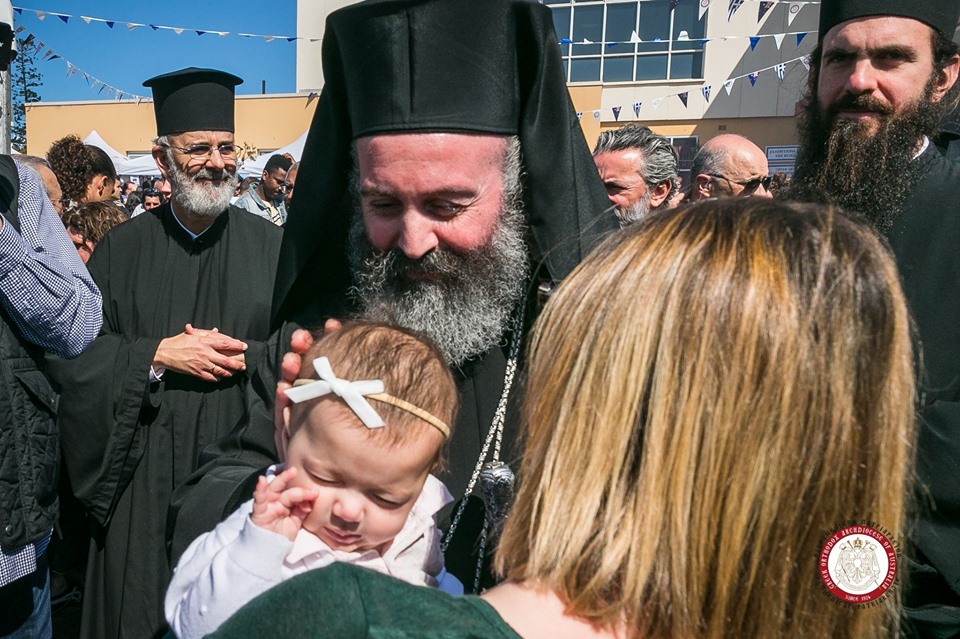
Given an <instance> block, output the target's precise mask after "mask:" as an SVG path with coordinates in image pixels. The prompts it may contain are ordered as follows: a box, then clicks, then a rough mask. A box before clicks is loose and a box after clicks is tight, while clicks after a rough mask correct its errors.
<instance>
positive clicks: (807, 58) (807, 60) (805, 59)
mask: <svg viewBox="0 0 960 639" xmlns="http://www.w3.org/2000/svg"><path fill="white" fill-rule="evenodd" d="M800 62H802V63H803V68H804V69H806V70H807V71H809V70H810V56H808V55H805V56H803V57H802V58H800Z"/></svg>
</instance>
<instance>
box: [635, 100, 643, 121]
mask: <svg viewBox="0 0 960 639" xmlns="http://www.w3.org/2000/svg"><path fill="white" fill-rule="evenodd" d="M641 106H643V102H634V103H633V115H634V116H636V117H638V118H639V117H640V107H641Z"/></svg>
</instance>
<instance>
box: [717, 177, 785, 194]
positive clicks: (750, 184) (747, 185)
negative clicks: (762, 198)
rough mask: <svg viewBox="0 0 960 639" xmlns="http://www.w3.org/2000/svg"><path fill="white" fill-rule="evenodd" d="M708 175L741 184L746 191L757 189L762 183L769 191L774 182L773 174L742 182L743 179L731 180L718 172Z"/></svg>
mask: <svg viewBox="0 0 960 639" xmlns="http://www.w3.org/2000/svg"><path fill="white" fill-rule="evenodd" d="M707 175H709V176H710V177H715V178H720V179H722V180H726V181H727V182H730V183H731V184H739V185H740V186H742V187H743V190H744V191H756V190H757V189H758V188H760V185H761V184H762V185H763V188H764V190H766V191H769V190H770V184H771V183H772V182H773V176H772V175H768V176H766V177H757V178H753V179H752V180H747V181H746V182H741V181H739V180H731V179H730V178H728V177H727V176H726V175H719V174H717V173H707Z"/></svg>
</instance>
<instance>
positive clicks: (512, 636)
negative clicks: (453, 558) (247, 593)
mask: <svg viewBox="0 0 960 639" xmlns="http://www.w3.org/2000/svg"><path fill="white" fill-rule="evenodd" d="M373 631H376V632H373ZM427 631H429V633H428V634H429V635H430V636H431V637H436V638H437V639H441V638H449V639H467V638H471V637H494V638H496V637H501V638H504V639H518V635H517V634H516V633H514V632H513V631H512V630H511V629H510V627H509V626H508V625H507V624H506V623H505V622H504V621H503V620H502V619H501V618H500V617H499V615H497V613H496V612H495V611H494V610H493V608H491V607H490V606H489V604H487V603H486V602H484V601H482V600H480V599H478V598H476V597H455V596H453V595H449V594H447V593H444V592H440V591H438V590H434V589H432V588H425V587H422V586H413V585H411V584H408V583H406V582H403V581H400V580H398V579H394V578H393V577H389V576H387V575H382V574H380V573H376V572H373V571H371V570H367V569H364V568H360V567H358V566H353V565H350V564H345V563H335V564H333V565H331V566H327V567H326V568H321V569H319V570H310V571H307V572H305V573H303V574H302V575H298V576H296V577H294V578H292V579H289V580H287V581H285V582H283V583H282V584H280V585H279V586H277V587H275V588H273V589H271V590H269V591H267V592H266V593H264V594H263V595H261V596H260V597H257V598H256V599H254V600H253V601H251V602H250V603H249V604H247V605H246V606H245V607H244V608H242V609H241V610H240V611H239V612H238V613H237V614H236V615H234V616H233V617H232V618H231V619H230V620H228V621H227V622H226V623H225V624H224V625H223V626H221V627H220V629H219V631H218V632H217V633H216V634H215V635H213V636H214V637H241V638H242V637H260V636H264V633H273V634H279V635H280V636H284V637H352V636H360V637H362V636H369V635H371V634H373V635H376V634H384V633H387V634H389V635H390V636H391V637H398V638H399V637H422V636H424V634H425V633H426V632H427Z"/></svg>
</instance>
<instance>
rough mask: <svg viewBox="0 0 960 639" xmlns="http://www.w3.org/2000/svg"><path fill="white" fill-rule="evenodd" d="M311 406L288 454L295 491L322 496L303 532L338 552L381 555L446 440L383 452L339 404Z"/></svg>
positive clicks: (420, 440)
mask: <svg viewBox="0 0 960 639" xmlns="http://www.w3.org/2000/svg"><path fill="white" fill-rule="evenodd" d="M312 403H313V406H311V407H310V409H309V411H308V412H307V413H306V414H305V415H303V416H302V421H301V423H300V426H299V428H297V430H296V433H295V434H294V436H293V438H292V439H291V440H290V445H289V447H288V448H287V467H288V468H289V467H290V466H294V467H296V469H297V476H296V478H295V479H294V480H293V482H292V484H293V485H295V486H303V487H308V488H315V489H316V490H317V491H318V492H319V493H320V494H319V496H318V497H317V500H316V501H315V502H314V504H313V511H312V512H311V513H310V514H309V515H308V516H307V518H306V520H305V521H304V522H303V527H304V529H306V530H307V531H309V532H311V533H313V534H315V535H316V536H318V537H319V538H320V539H322V540H323V541H324V542H325V543H326V544H327V545H329V546H330V547H331V548H334V549H336V550H343V551H347V552H352V551H359V550H370V549H373V550H377V551H379V552H381V553H382V552H383V551H385V550H386V549H387V547H388V546H389V544H390V542H391V541H393V538H394V537H396V535H397V533H399V532H400V529H401V528H403V525H404V523H406V521H407V515H408V514H409V513H410V509H411V508H413V504H414V503H415V502H416V501H417V498H418V497H419V496H420V491H421V490H422V489H423V483H424V482H425V481H426V479H427V474H428V473H429V471H430V466H431V462H432V460H433V458H434V455H435V453H436V451H437V449H438V448H439V447H440V445H441V444H442V441H441V440H442V437H441V436H440V434H439V433H430V432H426V431H425V435H424V436H422V437H411V438H410V440H409V441H406V442H404V443H402V444H401V445H398V446H394V447H386V446H382V445H380V444H379V442H377V441H376V440H375V439H371V438H370V437H369V435H368V434H367V433H366V432H365V428H364V426H363V425H362V424H360V422H359V420H358V419H357V417H356V416H355V415H354V413H353V411H351V410H350V409H349V408H347V407H346V405H344V404H343V403H341V402H340V401H339V400H333V399H328V398H324V399H321V400H319V401H317V402H312ZM385 428H391V426H390V424H387V426H385ZM430 430H433V429H430Z"/></svg>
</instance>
